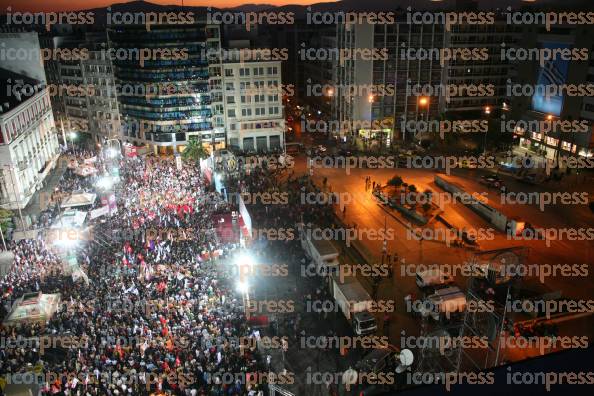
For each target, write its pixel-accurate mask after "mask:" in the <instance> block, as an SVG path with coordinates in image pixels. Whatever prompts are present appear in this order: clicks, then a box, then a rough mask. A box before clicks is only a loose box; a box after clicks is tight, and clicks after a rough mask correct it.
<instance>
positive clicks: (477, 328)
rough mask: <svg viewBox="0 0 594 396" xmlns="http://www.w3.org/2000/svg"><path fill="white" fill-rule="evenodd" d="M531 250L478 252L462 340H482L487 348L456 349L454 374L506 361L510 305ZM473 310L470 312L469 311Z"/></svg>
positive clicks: (474, 257) (468, 287) (457, 347)
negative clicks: (509, 302)
mask: <svg viewBox="0 0 594 396" xmlns="http://www.w3.org/2000/svg"><path fill="white" fill-rule="evenodd" d="M527 256H528V248H526V247H522V246H520V247H513V248H507V249H497V250H490V251H484V252H477V253H476V254H475V255H474V256H473V257H472V260H471V262H470V267H471V269H472V276H470V277H469V278H468V282H467V290H466V306H467V309H466V310H465V312H464V319H463V321H462V325H461V327H460V332H459V337H460V340H463V339H467V338H472V339H475V340H479V339H480V340H481V342H482V343H483V344H486V347H473V348H464V347H463V346H462V345H463V344H462V343H459V344H458V345H457V346H456V348H455V349H456V351H455V356H456V363H455V370H456V372H460V371H461V370H465V371H467V370H483V369H486V368H489V367H495V366H497V365H499V364H500V363H501V362H503V361H504V360H505V357H504V355H505V348H502V341H503V338H502V337H503V334H504V331H505V330H506V329H507V328H508V327H507V326H508V322H509V321H508V318H509V316H510V312H509V311H508V304H507V302H508V301H509V300H510V299H511V298H512V296H514V295H515V294H516V293H517V290H518V288H519V287H520V284H521V281H522V279H521V277H520V276H518V274H521V273H522V272H521V271H519V267H521V266H523V265H524V261H525V260H526V257H527ZM469 307H471V309H469Z"/></svg>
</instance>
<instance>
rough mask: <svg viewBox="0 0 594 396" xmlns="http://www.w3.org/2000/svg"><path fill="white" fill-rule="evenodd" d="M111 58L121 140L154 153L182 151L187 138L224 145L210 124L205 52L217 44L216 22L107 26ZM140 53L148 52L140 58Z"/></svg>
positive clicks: (218, 131) (220, 134)
mask: <svg viewBox="0 0 594 396" xmlns="http://www.w3.org/2000/svg"><path fill="white" fill-rule="evenodd" d="M108 36H109V43H110V48H109V51H110V53H111V54H112V56H113V57H114V61H113V63H114V73H115V78H116V85H117V96H118V102H119V111H120V115H121V121H122V139H124V140H126V141H128V142H131V143H135V144H137V145H149V146H151V147H152V148H153V149H154V151H155V152H158V153H163V154H171V153H174V152H179V151H182V150H183V146H185V145H186V144H187V142H188V141H189V140H190V139H193V138H196V139H200V140H201V141H202V142H203V143H204V144H207V145H209V146H214V147H216V146H217V144H218V145H224V142H225V133H224V129H223V128H222V127H221V128H214V127H213V124H212V110H211V97H210V93H209V59H208V53H209V52H211V51H216V50H218V48H219V47H220V37H219V33H218V26H210V25H208V26H207V25H206V24H205V23H201V22H199V21H197V22H196V23H193V24H186V25H155V26H151V29H150V31H149V30H147V29H146V26H144V25H126V26H118V27H113V28H110V29H109V30H108ZM140 54H149V55H148V56H146V55H145V56H140Z"/></svg>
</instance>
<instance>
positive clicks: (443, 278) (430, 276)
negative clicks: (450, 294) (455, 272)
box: [416, 269, 454, 289]
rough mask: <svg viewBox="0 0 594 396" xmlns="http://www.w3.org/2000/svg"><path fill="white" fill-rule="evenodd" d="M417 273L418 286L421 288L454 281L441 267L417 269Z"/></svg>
mask: <svg viewBox="0 0 594 396" xmlns="http://www.w3.org/2000/svg"><path fill="white" fill-rule="evenodd" d="M416 275H417V276H416V282H417V286H419V288H421V289H423V288H425V287H430V286H439V285H448V284H450V283H453V282H454V278H453V277H452V276H450V275H446V274H444V273H443V271H442V270H440V269H428V270H425V271H417V274H416Z"/></svg>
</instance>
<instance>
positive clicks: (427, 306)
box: [421, 286, 466, 320]
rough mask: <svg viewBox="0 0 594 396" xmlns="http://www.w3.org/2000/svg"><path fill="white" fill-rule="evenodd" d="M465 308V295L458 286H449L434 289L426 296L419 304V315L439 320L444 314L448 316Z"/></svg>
mask: <svg viewBox="0 0 594 396" xmlns="http://www.w3.org/2000/svg"><path fill="white" fill-rule="evenodd" d="M465 309H466V295H464V292H462V290H460V288H459V287H457V286H450V287H445V288H443V289H438V290H435V293H433V294H432V295H430V296H428V297H427V298H426V299H425V301H424V302H423V304H421V315H423V316H424V317H427V316H431V317H432V318H433V319H435V320H439V319H440V318H442V317H444V316H445V317H446V318H449V317H450V315H451V314H453V313H456V312H464V310H465Z"/></svg>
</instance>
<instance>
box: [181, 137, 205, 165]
mask: <svg viewBox="0 0 594 396" xmlns="http://www.w3.org/2000/svg"><path fill="white" fill-rule="evenodd" d="M208 156H209V153H208V151H207V150H206V149H205V148H204V146H202V140H200V139H192V138H190V140H189V141H188V144H187V146H186V148H185V150H184V151H183V152H182V158H183V159H184V160H188V161H190V160H193V161H194V162H199V161H200V160H201V159H204V158H208Z"/></svg>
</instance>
